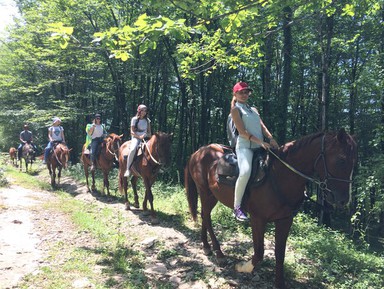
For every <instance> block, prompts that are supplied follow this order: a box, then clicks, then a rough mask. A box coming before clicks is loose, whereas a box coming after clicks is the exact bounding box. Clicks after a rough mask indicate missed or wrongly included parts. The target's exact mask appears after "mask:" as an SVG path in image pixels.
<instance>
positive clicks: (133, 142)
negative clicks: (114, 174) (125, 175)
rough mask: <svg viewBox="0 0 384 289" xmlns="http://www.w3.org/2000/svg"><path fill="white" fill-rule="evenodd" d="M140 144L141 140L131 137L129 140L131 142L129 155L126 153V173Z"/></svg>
mask: <svg viewBox="0 0 384 289" xmlns="http://www.w3.org/2000/svg"><path fill="white" fill-rule="evenodd" d="M140 143H141V139H138V138H135V137H133V138H132V139H131V142H130V144H129V153H128V158H127V171H129V168H130V167H131V165H132V162H133V159H134V158H135V154H136V151H137V147H138V146H139V144H140Z"/></svg>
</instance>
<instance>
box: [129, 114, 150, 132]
mask: <svg viewBox="0 0 384 289" xmlns="http://www.w3.org/2000/svg"><path fill="white" fill-rule="evenodd" d="M136 122H137V116H134V117H132V120H131V127H132V126H133V127H136ZM150 122H151V121H150V120H149V118H143V119H139V122H138V123H137V129H136V130H135V133H136V134H137V135H139V136H142V135H144V134H146V133H147V130H148V123H150Z"/></svg>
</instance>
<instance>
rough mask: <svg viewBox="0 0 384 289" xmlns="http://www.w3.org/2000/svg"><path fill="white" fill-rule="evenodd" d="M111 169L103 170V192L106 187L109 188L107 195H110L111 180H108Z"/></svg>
mask: <svg viewBox="0 0 384 289" xmlns="http://www.w3.org/2000/svg"><path fill="white" fill-rule="evenodd" d="M108 175H109V171H108V170H103V194H104V191H105V188H107V195H108V196H109V180H108Z"/></svg>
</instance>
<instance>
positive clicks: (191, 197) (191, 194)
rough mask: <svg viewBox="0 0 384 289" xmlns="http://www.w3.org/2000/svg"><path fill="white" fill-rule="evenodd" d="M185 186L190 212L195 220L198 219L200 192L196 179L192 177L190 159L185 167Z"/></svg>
mask: <svg viewBox="0 0 384 289" xmlns="http://www.w3.org/2000/svg"><path fill="white" fill-rule="evenodd" d="M184 186H185V190H186V193H187V199H188V205H189V212H190V213H191V215H192V218H193V220H194V221H196V220H197V200H198V196H199V195H198V193H197V187H196V183H195V181H194V180H193V179H192V175H191V172H190V171H189V161H188V162H187V165H186V166H185V169H184Z"/></svg>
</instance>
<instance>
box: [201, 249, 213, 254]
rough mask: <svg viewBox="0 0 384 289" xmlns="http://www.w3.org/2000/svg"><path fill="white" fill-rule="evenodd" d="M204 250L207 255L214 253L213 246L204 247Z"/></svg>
mask: <svg viewBox="0 0 384 289" xmlns="http://www.w3.org/2000/svg"><path fill="white" fill-rule="evenodd" d="M203 251H204V255H205V256H210V255H212V250H211V248H203Z"/></svg>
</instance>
